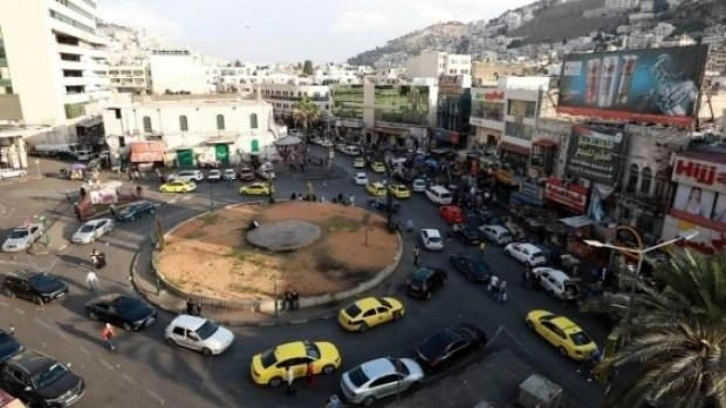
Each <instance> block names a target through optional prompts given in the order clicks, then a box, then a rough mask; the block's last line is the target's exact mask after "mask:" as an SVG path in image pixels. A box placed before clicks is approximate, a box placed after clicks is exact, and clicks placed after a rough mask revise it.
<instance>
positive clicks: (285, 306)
mask: <svg viewBox="0 0 726 408" xmlns="http://www.w3.org/2000/svg"><path fill="white" fill-rule="evenodd" d="M299 308H300V294H299V293H298V292H297V291H296V290H286V291H285V293H283V295H282V310H289V311H291V310H297V309H299Z"/></svg>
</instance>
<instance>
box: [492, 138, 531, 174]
mask: <svg viewBox="0 0 726 408" xmlns="http://www.w3.org/2000/svg"><path fill="white" fill-rule="evenodd" d="M529 154H530V151H529V149H528V148H526V147H524V146H520V145H517V144H514V143H509V142H501V143H499V160H500V162H501V164H502V166H503V167H504V168H507V169H508V170H511V171H512V172H513V173H514V175H515V176H517V177H525V176H526V175H527V167H528V166H529Z"/></svg>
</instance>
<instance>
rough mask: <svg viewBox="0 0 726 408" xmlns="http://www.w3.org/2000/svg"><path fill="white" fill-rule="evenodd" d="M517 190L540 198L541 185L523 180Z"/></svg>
mask: <svg viewBox="0 0 726 408" xmlns="http://www.w3.org/2000/svg"><path fill="white" fill-rule="evenodd" d="M519 192H520V193H522V194H523V195H526V196H528V197H532V198H535V199H537V200H540V201H541V200H542V187H540V186H539V185H537V184H535V183H531V182H524V183H522V184H521V185H520V187H519Z"/></svg>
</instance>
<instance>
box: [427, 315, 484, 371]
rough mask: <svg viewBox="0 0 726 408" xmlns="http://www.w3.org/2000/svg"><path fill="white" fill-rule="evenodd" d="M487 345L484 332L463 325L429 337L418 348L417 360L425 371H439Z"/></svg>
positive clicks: (465, 324)
mask: <svg viewBox="0 0 726 408" xmlns="http://www.w3.org/2000/svg"><path fill="white" fill-rule="evenodd" d="M486 343H487V336H486V334H484V331H482V330H481V329H480V328H478V327H476V326H474V325H473V324H469V323H462V324H460V325H458V326H456V327H448V328H446V329H443V330H441V331H438V332H436V333H434V334H432V335H431V336H429V338H427V339H426V340H424V341H423V343H421V344H420V345H419V346H418V347H416V359H417V360H418V361H419V363H421V366H422V367H423V368H424V369H425V370H437V369H441V368H443V367H445V366H447V365H449V364H451V363H452V362H453V361H454V360H456V359H458V358H460V357H463V356H465V355H467V354H471V353H472V352H474V351H477V350H479V349H480V348H481V347H482V346H483V345H485V344H486Z"/></svg>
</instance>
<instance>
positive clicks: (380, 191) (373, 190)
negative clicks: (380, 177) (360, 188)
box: [366, 181, 386, 197]
mask: <svg viewBox="0 0 726 408" xmlns="http://www.w3.org/2000/svg"><path fill="white" fill-rule="evenodd" d="M366 191H367V192H368V194H370V195H372V196H374V197H383V196H385V195H386V187H385V186H384V185H383V183H381V182H378V181H376V182H370V181H369V182H368V184H366Z"/></svg>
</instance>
